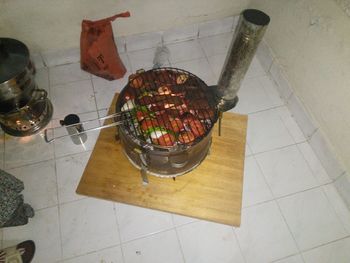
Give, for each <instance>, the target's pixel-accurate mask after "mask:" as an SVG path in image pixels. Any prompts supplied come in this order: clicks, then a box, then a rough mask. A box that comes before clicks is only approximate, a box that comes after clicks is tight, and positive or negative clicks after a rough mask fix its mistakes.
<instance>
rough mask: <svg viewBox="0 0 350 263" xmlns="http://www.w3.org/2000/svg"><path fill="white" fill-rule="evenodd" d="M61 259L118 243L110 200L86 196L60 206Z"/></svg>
mask: <svg viewBox="0 0 350 263" xmlns="http://www.w3.org/2000/svg"><path fill="white" fill-rule="evenodd" d="M60 222H61V232H62V251H63V258H70V257H74V256H78V255H83V254H85V253H88V252H93V251H98V250H100V249H102V248H107V247H111V246H115V245H118V244H119V243H120V241H119V236H118V227H117V220H116V218H115V211H114V208H113V203H112V202H109V201H102V200H97V199H91V198H86V199H82V200H78V201H74V202H71V203H67V204H64V205H62V206H61V207H60Z"/></svg>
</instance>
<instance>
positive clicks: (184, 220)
mask: <svg viewBox="0 0 350 263" xmlns="http://www.w3.org/2000/svg"><path fill="white" fill-rule="evenodd" d="M172 217H173V222H174V225H175V226H181V225H186V224H189V223H192V222H195V221H198V219H196V218H193V217H188V216H181V215H176V214H172Z"/></svg>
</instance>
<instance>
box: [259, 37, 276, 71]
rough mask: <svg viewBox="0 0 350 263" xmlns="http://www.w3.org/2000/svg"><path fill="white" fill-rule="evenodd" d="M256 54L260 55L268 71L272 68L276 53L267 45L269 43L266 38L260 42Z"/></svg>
mask: <svg viewBox="0 0 350 263" xmlns="http://www.w3.org/2000/svg"><path fill="white" fill-rule="evenodd" d="M256 56H257V57H258V59H259V61H260V63H261V65H262V67H263V68H264V70H265V71H266V72H268V71H269V70H270V68H271V65H272V62H273V59H274V55H273V53H272V51H271V49H270V47H269V46H268V45H267V43H266V42H265V41H264V40H262V41H261V42H260V44H259V46H258V49H257V51H256Z"/></svg>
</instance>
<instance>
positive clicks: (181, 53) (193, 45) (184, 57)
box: [167, 40, 205, 64]
mask: <svg viewBox="0 0 350 263" xmlns="http://www.w3.org/2000/svg"><path fill="white" fill-rule="evenodd" d="M167 47H168V48H169V51H170V61H171V63H172V64H173V63H176V62H181V61H188V60H193V59H198V58H203V57H205V54H204V52H203V50H202V47H201V45H200V44H199V42H198V41H197V40H189V41H184V42H179V43H176V44H169V45H167Z"/></svg>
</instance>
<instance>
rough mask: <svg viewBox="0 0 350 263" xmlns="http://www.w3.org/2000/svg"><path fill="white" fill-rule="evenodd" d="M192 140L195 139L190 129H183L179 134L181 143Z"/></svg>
mask: <svg viewBox="0 0 350 263" xmlns="http://www.w3.org/2000/svg"><path fill="white" fill-rule="evenodd" d="M194 140H195V137H194V134H193V133H192V132H191V131H183V132H181V133H180V134H179V142H181V143H183V144H188V143H191V142H193V141H194Z"/></svg>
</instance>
